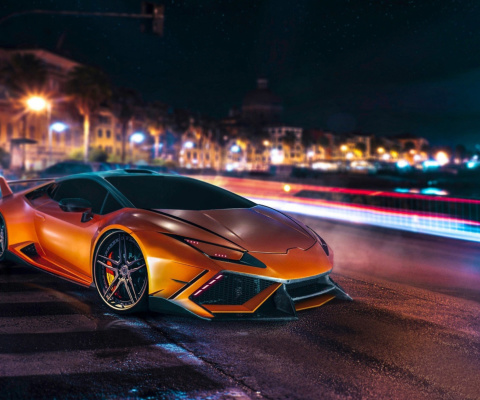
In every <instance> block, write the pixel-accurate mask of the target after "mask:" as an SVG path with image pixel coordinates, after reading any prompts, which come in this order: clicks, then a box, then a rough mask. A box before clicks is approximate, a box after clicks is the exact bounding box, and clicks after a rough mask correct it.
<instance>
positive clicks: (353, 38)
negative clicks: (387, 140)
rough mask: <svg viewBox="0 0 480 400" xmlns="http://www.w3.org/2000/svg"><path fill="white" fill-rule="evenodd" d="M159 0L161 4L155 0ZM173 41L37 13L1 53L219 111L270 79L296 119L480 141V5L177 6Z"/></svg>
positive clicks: (128, 1) (243, 1)
mask: <svg viewBox="0 0 480 400" xmlns="http://www.w3.org/2000/svg"><path fill="white" fill-rule="evenodd" d="M157 1H158V2H159V3H160V0H157ZM140 3H141V2H140V1H138V0H76V1H75V0H69V1H65V0H36V1H25V0H2V1H1V4H0V16H3V15H6V14H9V13H11V12H15V11H19V10H26V9H32V8H37V9H53V10H61V9H65V10H81V11H118V12H140ZM163 4H165V6H166V20H165V35H164V36H163V37H158V36H153V35H148V34H145V33H141V32H140V22H139V21H138V20H127V19H114V18H99V17H91V18H88V17H67V16H42V15H30V16H20V17H16V18H13V19H10V20H8V21H6V22H5V23H3V24H2V25H0V46H8V47H16V46H20V47H23V48H28V47H42V48H46V49H48V50H51V51H54V52H57V53H59V54H62V55H65V56H67V57H70V58H72V59H75V60H77V61H80V62H84V63H88V64H92V65H96V66H98V67H101V68H102V69H103V70H104V71H105V72H107V73H108V74H109V76H110V77H111V79H112V81H113V83H114V84H116V85H122V86H129V87H132V88H135V89H137V90H138V91H140V92H141V93H142V95H143V97H144V98H145V99H146V100H160V101H163V102H166V103H168V104H171V105H172V106H174V107H180V108H189V109H191V110H192V111H199V112H201V113H205V114H208V115H210V116H212V117H217V118H219V117H224V116H226V115H227V114H228V110H229V108H230V107H232V106H234V105H237V106H240V105H241V102H242V99H243V96H244V94H245V93H246V91H248V90H250V89H253V88H254V87H255V86H256V79H257V78H258V77H260V76H264V77H267V78H268V79H269V80H270V88H271V89H272V90H273V91H274V92H275V93H276V94H278V95H279V96H280V97H281V98H283V100H284V106H285V122H287V123H290V124H295V125H299V126H304V127H312V128H313V127H317V128H323V129H329V130H333V131H336V132H344V131H350V130H356V131H360V132H371V133H375V134H379V135H392V134H398V133H405V132H410V133H413V134H416V135H421V136H424V137H426V138H428V139H429V140H430V141H431V142H432V144H439V145H440V144H442V145H443V144H448V145H455V144H457V143H462V142H463V143H465V144H466V145H468V146H473V145H474V144H475V143H479V144H480V2H479V1H478V0H472V1H461V0H457V1H455V0H438V1H434V0H421V1H416V0H384V1H381V0H374V1H373V0H372V1H368V0H351V1H347V0H334V1H320V0H312V1H292V0H270V1H267V0H263V1H262V0H232V1H227V0H223V1H221V0H217V1H213V0H180V1H178V0H175V1H174V0H168V1H167V0H166V1H165V2H164V3H163Z"/></svg>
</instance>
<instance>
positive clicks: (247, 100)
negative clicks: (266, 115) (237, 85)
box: [243, 79, 282, 107]
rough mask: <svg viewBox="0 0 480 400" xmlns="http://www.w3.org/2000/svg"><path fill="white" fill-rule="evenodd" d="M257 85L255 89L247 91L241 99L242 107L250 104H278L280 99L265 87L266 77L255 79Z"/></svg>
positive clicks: (250, 105)
mask: <svg viewBox="0 0 480 400" xmlns="http://www.w3.org/2000/svg"><path fill="white" fill-rule="evenodd" d="M257 83H258V87H257V88H256V89H255V90H251V91H250V92H248V93H247V94H246V95H245V97H244V99H243V107H252V106H254V107H255V106H274V107H275V106H280V107H281V105H282V99H280V97H278V96H276V95H274V94H273V93H272V92H271V91H270V89H269V88H268V87H267V85H268V81H267V80H266V79H259V80H258V81H257Z"/></svg>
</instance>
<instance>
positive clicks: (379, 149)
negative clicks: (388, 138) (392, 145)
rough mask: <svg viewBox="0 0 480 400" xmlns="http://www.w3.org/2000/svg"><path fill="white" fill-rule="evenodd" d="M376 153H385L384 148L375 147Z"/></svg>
mask: <svg viewBox="0 0 480 400" xmlns="http://www.w3.org/2000/svg"><path fill="white" fill-rule="evenodd" d="M377 153H378V154H383V153H385V149H384V148H383V147H379V148H378V149H377Z"/></svg>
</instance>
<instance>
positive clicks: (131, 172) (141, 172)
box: [55, 168, 188, 182]
mask: <svg viewBox="0 0 480 400" xmlns="http://www.w3.org/2000/svg"><path fill="white" fill-rule="evenodd" d="M149 175H152V176H162V177H171V178H173V177H176V178H180V177H181V178H185V179H188V178H187V177H182V176H181V175H172V174H165V173H159V172H155V171H151V170H148V169H134V168H126V169H115V170H112V171H98V172H84V173H81V174H75V175H68V176H62V177H60V178H57V179H55V182H63V181H65V180H70V179H81V178H83V179H85V178H87V179H88V178H90V179H95V180H98V179H102V178H103V179H105V178H109V177H112V176H149Z"/></svg>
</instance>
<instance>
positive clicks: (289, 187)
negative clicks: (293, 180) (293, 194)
mask: <svg viewBox="0 0 480 400" xmlns="http://www.w3.org/2000/svg"><path fill="white" fill-rule="evenodd" d="M283 190H284V191H285V192H287V193H288V192H289V191H290V190H292V187H291V186H290V185H288V184H287V185H285V186H283Z"/></svg>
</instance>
